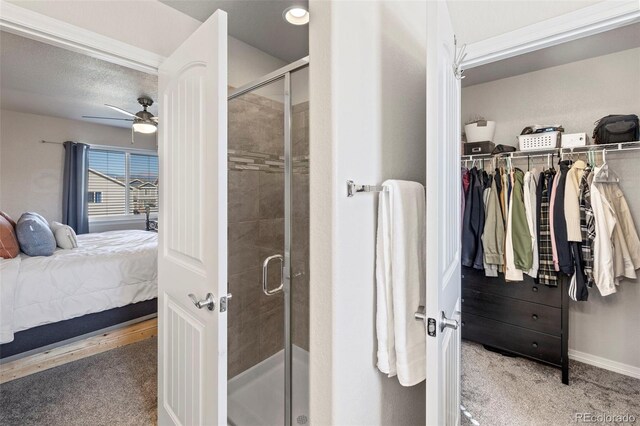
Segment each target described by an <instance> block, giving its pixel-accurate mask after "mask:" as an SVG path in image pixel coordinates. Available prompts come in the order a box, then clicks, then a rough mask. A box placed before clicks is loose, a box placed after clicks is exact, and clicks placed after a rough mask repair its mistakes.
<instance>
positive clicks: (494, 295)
mask: <svg viewBox="0 0 640 426" xmlns="http://www.w3.org/2000/svg"><path fill="white" fill-rule="evenodd" d="M566 286H567V280H564V279H561V280H560V285H559V286H558V287H547V286H545V285H540V284H536V283H535V281H534V280H533V278H531V277H529V276H528V275H525V278H524V281H522V282H509V283H507V282H505V279H504V275H503V274H500V276H499V277H497V278H489V277H485V275H484V271H479V270H476V269H473V268H467V267H462V300H461V302H462V338H463V339H467V340H471V341H473V342H477V343H481V344H483V345H485V347H488V348H492V349H495V350H498V351H501V352H507V353H512V354H515V355H520V356H524V357H527V358H531V359H533V360H536V361H540V362H543V363H546V364H549V365H552V366H555V367H558V368H560V369H562V383H564V384H569V358H568V348H569V296H568V294H567V291H566V288H565V287H566Z"/></svg>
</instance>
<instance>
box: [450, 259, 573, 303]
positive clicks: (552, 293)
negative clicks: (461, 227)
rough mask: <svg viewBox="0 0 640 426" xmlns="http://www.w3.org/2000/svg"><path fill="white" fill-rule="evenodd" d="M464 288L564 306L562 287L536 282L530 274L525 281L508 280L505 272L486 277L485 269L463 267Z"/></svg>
mask: <svg viewBox="0 0 640 426" xmlns="http://www.w3.org/2000/svg"><path fill="white" fill-rule="evenodd" d="M462 288H463V289H464V288H467V289H470V290H475V291H479V292H482V293H491V294H495V295H498V296H504V297H512V298H515V299H521V300H526V301H528V302H533V303H542V304H544V305H549V306H555V307H557V308H559V307H560V306H562V289H561V287H548V286H546V285H540V284H536V283H535V282H534V281H533V278H531V277H529V276H525V278H524V281H518V282H506V281H505V279H504V275H503V274H500V276H499V277H497V278H492V277H485V275H484V271H480V270H477V269H473V268H466V267H463V268H462Z"/></svg>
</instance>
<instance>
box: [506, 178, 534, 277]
mask: <svg viewBox="0 0 640 426" xmlns="http://www.w3.org/2000/svg"><path fill="white" fill-rule="evenodd" d="M513 175H514V176H513V190H512V193H511V196H512V197H513V213H512V221H513V224H512V235H511V242H512V243H513V263H514V265H515V266H516V268H518V269H520V270H521V271H528V270H530V269H531V265H532V264H533V248H532V244H531V241H532V240H531V234H530V233H529V225H528V224H527V215H526V213H525V210H524V172H523V171H522V170H520V169H516V170H515V171H514V173H513Z"/></svg>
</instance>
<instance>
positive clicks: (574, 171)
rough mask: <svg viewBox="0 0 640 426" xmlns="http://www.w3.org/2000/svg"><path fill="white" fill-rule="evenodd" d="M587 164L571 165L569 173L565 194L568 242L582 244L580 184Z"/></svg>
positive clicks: (579, 161)
mask: <svg viewBox="0 0 640 426" xmlns="http://www.w3.org/2000/svg"><path fill="white" fill-rule="evenodd" d="M586 166H587V165H586V163H585V162H584V161H582V160H578V161H576V162H575V163H574V164H572V165H571V168H570V169H569V171H568V172H567V180H566V183H565V192H564V216H565V218H566V224H567V240H568V241H576V242H582V233H581V232H580V200H579V193H580V182H581V181H582V176H583V175H584V170H585V167H586Z"/></svg>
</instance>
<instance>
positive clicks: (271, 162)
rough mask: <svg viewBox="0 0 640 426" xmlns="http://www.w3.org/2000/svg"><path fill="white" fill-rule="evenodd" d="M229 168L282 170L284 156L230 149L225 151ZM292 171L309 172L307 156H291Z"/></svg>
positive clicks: (279, 171) (276, 171)
mask: <svg viewBox="0 0 640 426" xmlns="http://www.w3.org/2000/svg"><path fill="white" fill-rule="evenodd" d="M227 164H228V169H229V170H260V171H264V172H271V173H283V172H284V157H283V156H282V155H274V154H264V153H261V152H249V151H239V150H235V149H230V150H228V151H227ZM293 172H294V173H299V174H309V156H308V155H300V156H297V157H295V156H294V157H293Z"/></svg>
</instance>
